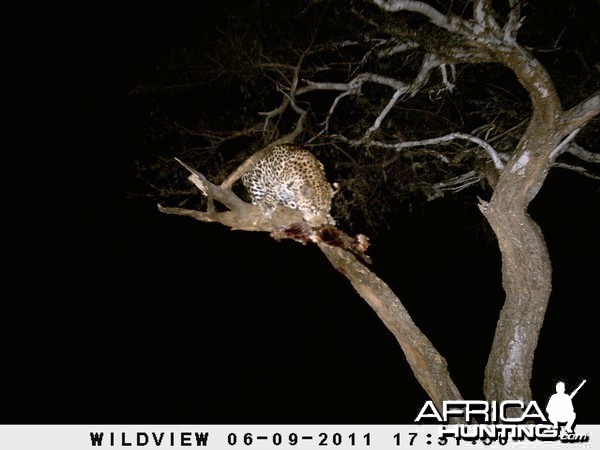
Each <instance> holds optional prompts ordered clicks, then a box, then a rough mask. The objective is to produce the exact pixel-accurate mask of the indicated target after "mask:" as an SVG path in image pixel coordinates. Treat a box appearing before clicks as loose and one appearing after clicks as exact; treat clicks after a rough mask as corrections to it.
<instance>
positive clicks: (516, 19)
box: [504, 0, 523, 43]
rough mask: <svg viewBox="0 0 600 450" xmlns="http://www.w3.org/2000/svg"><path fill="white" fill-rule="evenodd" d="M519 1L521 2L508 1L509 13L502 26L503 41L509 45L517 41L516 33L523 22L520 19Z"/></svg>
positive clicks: (515, 0) (516, 0)
mask: <svg viewBox="0 0 600 450" xmlns="http://www.w3.org/2000/svg"><path fill="white" fill-rule="evenodd" d="M521 1H522V0H510V2H509V4H510V7H511V9H510V13H509V15H508V21H507V22H506V24H505V25H504V41H505V42H509V43H515V42H516V41H517V32H518V31H519V28H521V25H523V21H522V19H521Z"/></svg>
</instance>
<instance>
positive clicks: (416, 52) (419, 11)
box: [159, 0, 600, 406]
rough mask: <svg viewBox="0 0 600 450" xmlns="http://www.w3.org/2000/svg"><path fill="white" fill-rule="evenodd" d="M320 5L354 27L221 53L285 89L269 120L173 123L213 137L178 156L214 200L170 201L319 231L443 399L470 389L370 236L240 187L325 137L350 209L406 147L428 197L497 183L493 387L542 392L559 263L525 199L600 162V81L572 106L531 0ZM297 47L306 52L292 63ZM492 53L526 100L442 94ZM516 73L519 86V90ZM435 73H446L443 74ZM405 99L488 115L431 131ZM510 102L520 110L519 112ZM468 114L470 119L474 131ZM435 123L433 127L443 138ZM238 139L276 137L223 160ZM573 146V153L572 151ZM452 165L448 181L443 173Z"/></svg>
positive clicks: (489, 205) (431, 390) (261, 88)
mask: <svg viewBox="0 0 600 450" xmlns="http://www.w3.org/2000/svg"><path fill="white" fill-rule="evenodd" d="M471 3H472V5H471ZM313 8H315V9H316V10H319V11H320V14H316V16H317V17H318V20H319V21H321V22H323V21H327V20H333V19H331V16H332V15H336V14H337V15H344V17H347V18H350V19H349V20H348V22H347V30H346V31H347V33H346V34H345V35H344V36H343V37H342V38H340V37H339V35H335V34H334V33H333V32H330V28H328V27H323V28H327V31H325V32H323V33H322V35H321V36H318V34H317V33H314V34H312V35H308V36H306V37H307V42H305V43H304V47H303V49H302V50H298V48H300V47H299V45H300V42H301V41H302V37H301V36H298V41H291V42H282V41H276V40H273V41H272V42H271V45H273V42H276V44H277V45H275V46H273V48H265V47H263V46H262V44H261V45H259V44H256V41H253V40H250V41H253V43H252V44H251V45H250V47H249V49H248V47H247V46H245V44H244V41H248V39H247V37H246V39H244V38H240V39H239V40H235V42H234V44H233V45H231V44H230V46H229V47H228V49H229V50H228V52H224V53H225V54H226V55H227V56H231V55H232V54H235V55H236V56H235V58H230V59H234V61H233V62H231V61H230V64H232V66H236V67H234V68H233V69H228V68H227V67H224V65H223V63H222V61H223V60H224V59H226V58H223V59H222V60H220V61H218V63H217V64H216V67H217V71H216V72H215V74H216V76H219V77H222V76H224V74H227V73H228V71H229V70H233V71H234V72H235V71H237V72H238V76H239V77H241V76H245V77H247V78H248V79H251V80H253V81H252V83H253V84H252V89H253V90H251V91H247V92H245V93H244V95H245V96H246V98H248V99H250V98H252V97H260V98H267V99H269V101H271V100H272V99H274V98H279V102H278V104H276V105H275V106H274V107H273V108H271V109H269V110H267V111H266V112H262V113H261V114H260V118H259V120H256V118H255V116H254V117H253V116H252V115H251V114H250V117H249V118H248V117H246V118H244V119H243V120H240V121H239V122H238V124H239V125H240V129H238V130H236V131H234V132H228V133H218V132H211V131H207V130H206V129H202V128H201V129H200V131H195V130H189V129H188V128H187V127H183V126H181V125H179V124H176V123H174V124H173V127H174V128H176V129H179V130H185V132H186V133H188V134H189V135H191V136H192V137H193V138H195V139H199V140H200V141H202V142H204V143H205V146H204V149H203V151H202V152H198V151H197V150H194V151H189V150H188V151H185V152H182V153H181V154H180V160H179V161H180V162H181V163H182V164H183V165H184V166H185V167H186V168H187V169H188V170H189V171H190V172H191V176H190V177H189V180H190V181H191V182H192V183H193V184H194V185H195V187H196V188H197V189H198V190H199V191H201V192H202V194H203V195H204V197H205V199H206V207H205V209H204V210H202V211H201V210H198V209H197V208H189V207H186V208H182V207H167V206H162V205H159V209H160V211H161V212H163V213H167V214H177V215H185V216H190V217H193V218H195V219H197V220H199V221H203V222H219V223H221V224H223V225H226V226H228V227H230V228H232V229H239V230H247V231H262V232H268V233H271V235H272V236H273V237H275V238H277V239H281V238H288V237H291V238H294V239H296V240H300V241H303V242H314V243H316V244H317V245H318V246H319V248H320V249H321V251H322V252H323V253H324V254H325V256H326V257H327V259H328V260H329V262H330V263H331V264H332V265H333V267H335V269H336V270H338V271H339V272H340V273H342V274H343V275H344V276H345V277H346V278H347V279H348V280H349V282H350V283H351V284H352V286H353V287H354V289H355V290H356V291H357V292H358V293H359V294H360V296H361V297H362V298H363V299H364V300H365V301H366V302H367V303H368V304H369V305H370V306H371V307H372V308H373V309H374V311H375V312H376V313H377V315H378V316H379V317H380V319H381V320H382V321H383V322H384V324H385V326H386V327H387V328H388V329H389V330H390V331H391V332H392V333H393V334H394V336H395V337H396V339H397V340H398V342H399V344H400V346H401V348H402V350H403V352H404V355H405V356H406V359H407V361H408V362H409V364H410V366H411V368H412V370H413V372H414V374H415V376H416V378H417V379H418V381H419V383H420V384H421V386H422V387H423V388H424V390H425V391H426V392H427V394H428V395H429V396H430V397H431V399H432V400H433V401H434V403H435V404H436V405H437V406H441V402H442V401H443V400H457V399H461V394H460V392H459V389H458V388H457V387H456V385H455V384H454V382H453V381H452V378H451V376H450V374H449V372H448V369H447V364H446V361H445V359H444V358H443V356H442V355H440V354H439V352H438V351H437V350H436V349H435V348H434V347H433V345H432V344H431V342H430V341H429V340H428V339H427V337H426V336H425V335H424V334H423V333H422V332H421V331H420V330H419V328H418V327H417V326H416V324H415V323H414V322H413V320H412V319H411V317H410V315H409V313H408V311H407V310H406V309H405V308H404V306H403V305H402V303H401V301H400V300H399V299H398V297H397V296H396V295H395V294H394V293H393V292H392V291H391V289H390V288H389V287H388V286H387V285H386V284H385V282H384V281H382V280H381V279H380V278H379V277H377V275H375V274H374V273H373V272H372V271H370V270H369V269H368V267H367V266H366V265H365V264H364V263H363V262H361V261H360V260H359V259H357V258H356V256H355V255H354V254H353V252H354V253H358V254H359V255H362V254H363V253H364V251H365V250H366V247H367V241H366V239H365V237H364V236H362V235H358V236H356V237H351V236H348V235H347V234H346V233H344V232H342V231H341V230H338V229H334V230H332V229H331V228H330V227H324V228H316V229H315V228H311V227H309V226H308V225H307V224H305V223H303V222H302V217H301V215H300V214H299V213H298V212H297V211H293V210H288V209H285V208H278V209H277V210H276V212H275V214H274V216H273V218H272V220H268V219H267V218H265V217H264V216H263V215H262V213H261V211H260V209H259V208H258V207H257V206H254V205H252V204H249V203H247V202H245V201H244V200H242V199H241V198H240V197H239V196H238V195H237V194H236V193H235V192H234V183H235V182H236V181H238V180H239V178H240V177H241V176H242V174H243V173H244V172H245V171H247V170H248V169H249V167H251V166H252V164H254V163H255V162H256V161H258V160H259V159H260V158H261V157H262V156H263V155H264V154H265V153H266V152H267V151H268V150H269V149H270V148H271V147H272V146H274V145H276V144H281V143H289V142H301V143H304V144H309V145H314V146H315V149H316V150H317V151H319V150H321V149H322V148H323V147H324V146H328V147H330V148H334V149H336V151H335V153H334V154H330V155H329V157H330V158H332V159H333V160H334V162H333V164H332V166H333V167H334V169H338V170H340V171H345V172H346V175H348V180H350V181H349V182H348V183H347V184H346V186H345V187H346V191H345V192H346V193H347V194H343V193H342V197H341V199H339V203H338V205H340V204H341V206H338V208H340V210H341V211H342V212H341V215H343V216H345V217H346V218H349V217H351V214H352V212H351V211H352V209H353V208H356V207H357V205H360V204H361V203H364V199H361V197H371V198H372V196H371V195H370V193H369V188H371V189H372V185H373V184H375V183H373V176H371V177H370V178H369V177H365V176H364V174H363V175H361V174H360V169H362V170H363V171H364V169H365V168H368V167H372V168H374V169H375V170H376V171H377V172H378V173H381V174H384V176H385V174H387V176H389V177H390V178H395V179H397V180H400V179H407V178H408V179H410V178H411V176H412V178H414V174H412V175H411V174H406V173H401V172H398V170H400V169H398V168H396V167H394V166H393V162H394V161H396V160H397V158H398V157H400V156H402V155H405V154H407V153H408V152H410V155H411V158H413V160H415V159H416V160H419V161H420V162H419V164H422V165H427V166H428V167H431V170H430V171H429V172H428V173H427V174H421V175H420V176H419V177H418V179H417V180H415V181H414V183H412V184H413V185H416V186H418V189H419V190H420V191H421V192H423V193H424V195H425V196H426V197H428V198H435V197H440V196H443V195H445V193H447V192H456V191H460V190H462V189H464V188H466V187H468V186H471V185H474V184H477V183H482V182H485V183H487V186H488V189H490V191H491V196H490V198H489V200H487V201H485V200H480V202H479V209H480V210H481V212H482V214H483V215H484V217H485V218H486V219H487V221H488V222H489V224H490V225H491V228H492V229H493V232H494V234H495V236H496V238H497V241H498V245H499V249H500V252H501V255H502V280H503V288H504V291H505V301H504V307H503V309H502V311H501V313H500V316H499V318H498V322H497V327H496V332H495V337H494V342H493V345H492V349H491V351H490V354H489V359H488V362H487V367H486V371H485V380H484V392H485V395H486V398H487V399H488V400H489V401H492V400H496V401H501V400H507V399H521V400H523V401H528V400H531V389H530V380H531V375H532V366H533V358H534V353H535V349H536V346H537V342H538V337H539V333H540V330H541V327H542V324H543V320H544V314H545V311H546V308H547V305H548V301H549V297H550V292H551V280H552V268H551V261H550V257H549V254H548V250H547V247H546V244H545V241H544V236H543V233H542V231H541V229H540V227H539V226H538V225H537V224H536V223H535V222H534V221H533V219H532V218H531V217H530V216H529V214H528V211H527V209H528V206H529V204H530V203H531V201H532V200H533V199H534V198H535V196H536V195H537V194H538V192H539V190H540V189H541V187H542V185H543V184H544V181H545V180H546V177H547V175H548V173H549V171H550V169H551V168H552V167H562V168H565V169H569V170H574V171H576V172H578V173H581V174H583V175H585V176H589V177H592V178H598V176H597V175H595V174H593V173H590V172H589V171H588V170H587V169H586V168H585V167H584V166H583V165H581V164H579V163H574V162H572V160H575V161H579V162H583V163H597V162H600V158H599V157H598V155H597V154H595V153H592V152H590V151H588V150H586V149H584V148H583V147H582V146H580V145H578V144H577V143H576V142H575V138H576V137H577V136H578V135H579V133H580V132H581V130H582V129H583V128H584V127H585V126H586V125H587V124H589V123H590V121H592V119H593V118H594V117H595V116H596V115H597V114H598V113H599V112H600V93H598V92H596V93H593V94H592V95H589V92H588V93H587V95H586V97H585V98H583V99H582V98H579V99H578V100H577V101H573V106H570V107H568V108H566V109H565V108H563V106H562V103H561V99H560V98H559V95H558V92H557V89H556V85H555V82H554V81H553V79H552V77H551V75H550V73H549V72H548V70H547V69H546V68H545V67H544V65H543V64H542V63H541V62H540V60H539V59H538V58H537V57H536V56H534V54H533V53H532V52H531V51H530V50H529V49H528V48H526V47H525V46H524V45H522V44H520V43H519V39H518V34H519V30H520V28H521V26H522V25H523V24H526V23H527V22H526V20H525V18H524V17H523V15H522V2H520V1H518V0H509V2H508V5H504V6H503V7H501V8H500V9H494V7H493V5H492V2H491V1H490V0H475V1H473V2H456V3H454V2H452V3H451V5H450V7H448V8H446V9H445V10H441V9H440V8H437V7H435V6H433V3H426V2H421V1H413V0H395V1H394V0H390V1H386V0H373V1H372V2H370V3H363V2H357V3H347V4H346V3H342V4H337V3H333V4H332V5H322V4H320V3H319V4H317V5H315V6H313ZM319 8H321V9H319ZM324 11H325V12H324ZM335 20H337V21H339V20H340V19H339V17H336V18H335ZM232 49H233V50H232ZM220 50H222V49H220ZM232 52H233V53H232ZM245 52H246V53H245ZM252 52H254V54H253V53H252ZM293 54H295V55H296V60H295V62H293V63H291V62H290V61H289V59H290V55H293ZM243 55H246V56H245V57H244V56H243ZM483 64H485V65H486V66H487V65H492V67H494V68H495V69H496V70H497V71H498V72H501V73H502V76H501V77H498V79H497V82H500V83H504V84H506V85H507V89H508V90H511V91H513V92H516V93H517V94H513V95H515V96H516V97H517V101H516V102H514V103H516V106H515V105H514V104H513V105H511V104H510V103H509V102H507V101H506V98H505V97H502V96H501V95H497V96H490V97H489V98H487V99H485V98H484V99H483V100H482V99H481V97H480V95H478V94H477V93H476V92H468V93H469V94H474V96H475V97H476V98H475V100H473V99H465V98H461V99H459V100H457V99H454V101H453V102H450V101H448V102H443V101H440V102H437V104H436V100H438V99H439V100H443V99H445V98H447V97H445V96H449V95H451V94H453V93H454V91H455V90H456V89H457V83H458V81H459V80H458V78H459V76H460V75H459V70H469V69H464V67H471V66H470V65H478V66H477V67H479V65H483ZM466 65H469V66H466ZM242 73H243V75H242ZM508 73H511V74H512V76H513V77H514V79H516V80H517V81H518V84H519V85H520V86H521V88H518V87H516V86H513V84H515V83H513V80H512V79H510V78H507V74H508ZM261 76H262V77H264V78H266V79H267V80H269V82H270V83H273V84H274V89H273V84H269V85H266V84H264V83H262V82H260V81H256V80H257V79H260V77H261ZM436 77H439V78H438V82H437V83H435V82H434V81H432V80H434V79H435V78H436ZM269 89H270V90H271V93H269ZM519 89H524V91H522V92H524V94H526V96H523V98H526V99H527V100H528V102H529V106H528V107H526V106H525V105H524V102H523V103H519V100H518V98H519V95H520V94H519ZM390 92H391V95H390ZM427 97H429V101H427ZM477 97H479V98H477ZM424 99H425V100H424ZM486 102H490V103H493V106H494V108H495V111H494V114H493V116H494V119H493V122H494V123H490V122H486V121H485V119H486V118H487V117H489V116H490V115H491V114H490V113H489V111H486V107H487V106H489V105H486ZM248 103H249V104H252V100H249V102H248ZM265 103H266V102H265ZM440 103H441V105H440ZM448 103H451V104H450V105H449V104H448ZM482 104H483V106H482ZM400 105H405V106H407V109H408V107H412V108H414V109H419V110H420V112H419V113H420V114H431V112H432V111H433V110H434V109H433V108H434V107H435V108H436V111H437V112H439V113H441V114H440V115H444V117H452V114H453V113H456V111H459V112H460V111H461V110H467V109H468V110H470V111H475V113H477V114H475V115H476V116H477V119H475V120H473V119H461V121H462V123H458V121H456V120H453V119H446V120H444V121H441V120H440V121H434V123H433V125H432V126H430V127H428V130H427V133H425V132H424V131H423V130H422V127H421V124H420V123H414V122H412V123H411V122H409V121H408V120H406V119H405V116H406V115H407V114H408V112H406V111H403V110H401V108H399V106H400ZM511 108H518V109H519V114H513V117H512V119H511V114H510V109H511ZM419 113H417V114H419ZM522 115H526V117H527V119H526V120H525V121H522V120H520V121H518V122H517V123H515V121H514V120H513V119H514V116H522ZM469 125H470V126H471V130H472V131H471V132H465V131H464V129H466V128H467V127H468V126H469ZM430 133H435V134H434V135H433V137H432V136H431V134H430ZM236 139H244V140H246V142H252V143H254V144H259V143H260V144H261V145H260V147H262V148H261V149H260V150H259V151H257V152H255V153H254V154H252V155H251V156H249V157H248V156H247V155H246V154H243V153H238V154H236V155H234V156H233V157H232V158H230V159H229V160H228V161H220V162H218V163H212V166H211V163H210V162H209V160H210V159H211V158H214V156H215V155H217V154H218V155H223V154H226V153H227V151H226V147H227V145H228V144H229V143H230V142H232V141H234V140H236ZM257 146H259V145H257ZM449 149H450V150H449ZM566 154H569V155H568V156H569V158H571V160H563V159H564V157H565V155H566ZM558 158H560V159H558ZM336 159H337V162H335V161H336ZM347 160H352V161H353V163H354V164H352V165H351V167H353V168H354V170H352V169H350V170H348V165H347V164H346V165H345V164H344V161H347ZM191 161H193V163H192V162H191ZM242 161H243V162H242ZM192 165H193V166H203V167H206V169H207V170H208V173H209V176H210V177H211V178H212V177H215V178H221V179H222V182H220V183H219V184H216V183H213V182H211V181H209V179H208V177H206V176H205V175H203V174H202V173H200V172H197V171H196V170H195V169H194V168H193V167H192ZM232 165H235V166H236V167H235V169H234V170H231V169H232ZM225 172H227V175H226V176H224V175H223V174H224V173H225ZM441 173H445V174H446V179H443V180H440V178H439V177H440V174H441ZM365 180H367V181H365ZM392 185H393V186H397V185H395V184H393V182H392ZM364 186H367V187H366V188H365V189H361V188H362V187H364ZM369 186H370V187H369ZM409 191H410V189H409ZM180 194H181V193H178V195H180ZM223 207H224V209H223ZM382 208H385V206H383V205H382ZM365 217H366V219H367V220H368V216H365ZM333 244H335V245H333Z"/></svg>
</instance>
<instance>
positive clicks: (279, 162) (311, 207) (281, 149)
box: [242, 144, 336, 227]
mask: <svg viewBox="0 0 600 450" xmlns="http://www.w3.org/2000/svg"><path fill="white" fill-rule="evenodd" d="M242 184H243V185H244V186H245V188H246V190H247V191H248V193H249V195H250V198H251V201H252V203H253V204H254V205H258V206H259V207H260V209H261V211H262V213H263V215H264V216H266V217H267V218H269V219H271V218H272V215H273V213H274V211H275V209H276V208H277V207H278V206H279V205H282V206H284V207H287V208H290V209H297V210H299V211H301V212H302V217H303V219H304V221H305V222H306V223H308V224H309V225H310V226H312V227H318V226H323V225H335V220H334V219H333V217H332V216H331V203H332V199H333V196H334V195H335V192H336V191H335V190H334V186H335V185H334V186H332V185H331V184H329V182H328V181H327V177H326V175H325V168H324V166H323V164H322V163H321V161H319V160H318V159H317V157H316V156H315V155H313V154H312V153H311V152H310V151H309V150H308V149H306V148H305V147H302V146H299V145H293V144H283V145H276V146H274V147H273V148H272V149H270V150H269V152H268V153H267V154H266V155H265V156H264V157H263V158H262V159H260V160H259V161H258V162H256V163H255V164H254V165H253V166H251V168H250V169H249V170H248V171H247V172H246V173H245V174H244V175H243V176H242Z"/></svg>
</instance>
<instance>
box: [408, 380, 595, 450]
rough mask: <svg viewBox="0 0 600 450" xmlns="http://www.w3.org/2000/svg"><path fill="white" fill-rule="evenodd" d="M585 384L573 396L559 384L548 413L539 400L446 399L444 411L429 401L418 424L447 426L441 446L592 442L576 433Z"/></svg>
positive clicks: (586, 434) (417, 420)
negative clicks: (578, 405)
mask: <svg viewBox="0 0 600 450" xmlns="http://www.w3.org/2000/svg"><path fill="white" fill-rule="evenodd" d="M585 382H586V380H583V381H582V382H581V384H579V386H577V388H576V389H575V390H574V391H573V392H571V393H570V394H567V393H566V392H565V383H564V382H563V381H559V382H558V383H556V393H554V394H552V395H551V396H550V399H549V400H548V404H547V405H546V410H545V413H544V410H543V409H542V406H541V405H538V403H537V402H536V401H535V400H531V401H528V402H524V401H523V400H504V401H489V402H488V401H486V400H445V401H443V402H442V405H441V409H440V410H438V409H437V407H436V405H435V404H434V403H433V401H432V400H427V401H426V402H425V404H424V405H423V407H422V408H421V411H420V412H419V414H418V415H417V417H416V418H415V422H416V423H421V422H424V421H427V423H438V424H443V426H442V428H441V431H440V434H439V442H440V443H446V442H447V440H448V439H456V440H457V442H458V441H460V440H463V439H464V440H467V441H473V443H474V441H476V440H480V441H483V442H484V443H485V444H490V443H492V442H494V441H497V442H499V443H500V444H502V445H504V444H506V443H507V442H508V441H509V440H513V441H524V440H527V441H536V440H541V441H560V442H563V443H574V442H589V441H590V435H589V433H575V432H574V431H573V428H574V424H575V418H576V417H577V415H576V414H575V410H574V408H573V397H575V395H576V394H577V392H579V390H580V389H581V388H582V387H583V385H584V384H585ZM453 421H455V422H457V423H452V422H453ZM440 445H443V444H440Z"/></svg>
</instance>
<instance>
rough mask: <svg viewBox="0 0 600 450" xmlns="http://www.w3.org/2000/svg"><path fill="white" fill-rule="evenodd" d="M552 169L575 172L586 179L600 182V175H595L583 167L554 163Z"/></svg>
mask: <svg viewBox="0 0 600 450" xmlns="http://www.w3.org/2000/svg"><path fill="white" fill-rule="evenodd" d="M552 167H558V168H559V169H566V170H571V171H573V172H577V173H578V174H580V175H583V176H584V177H587V178H591V179H592V180H600V175H595V174H593V173H590V172H588V170H587V169H586V168H584V167H581V166H575V165H573V164H565V163H554V164H552Z"/></svg>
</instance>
